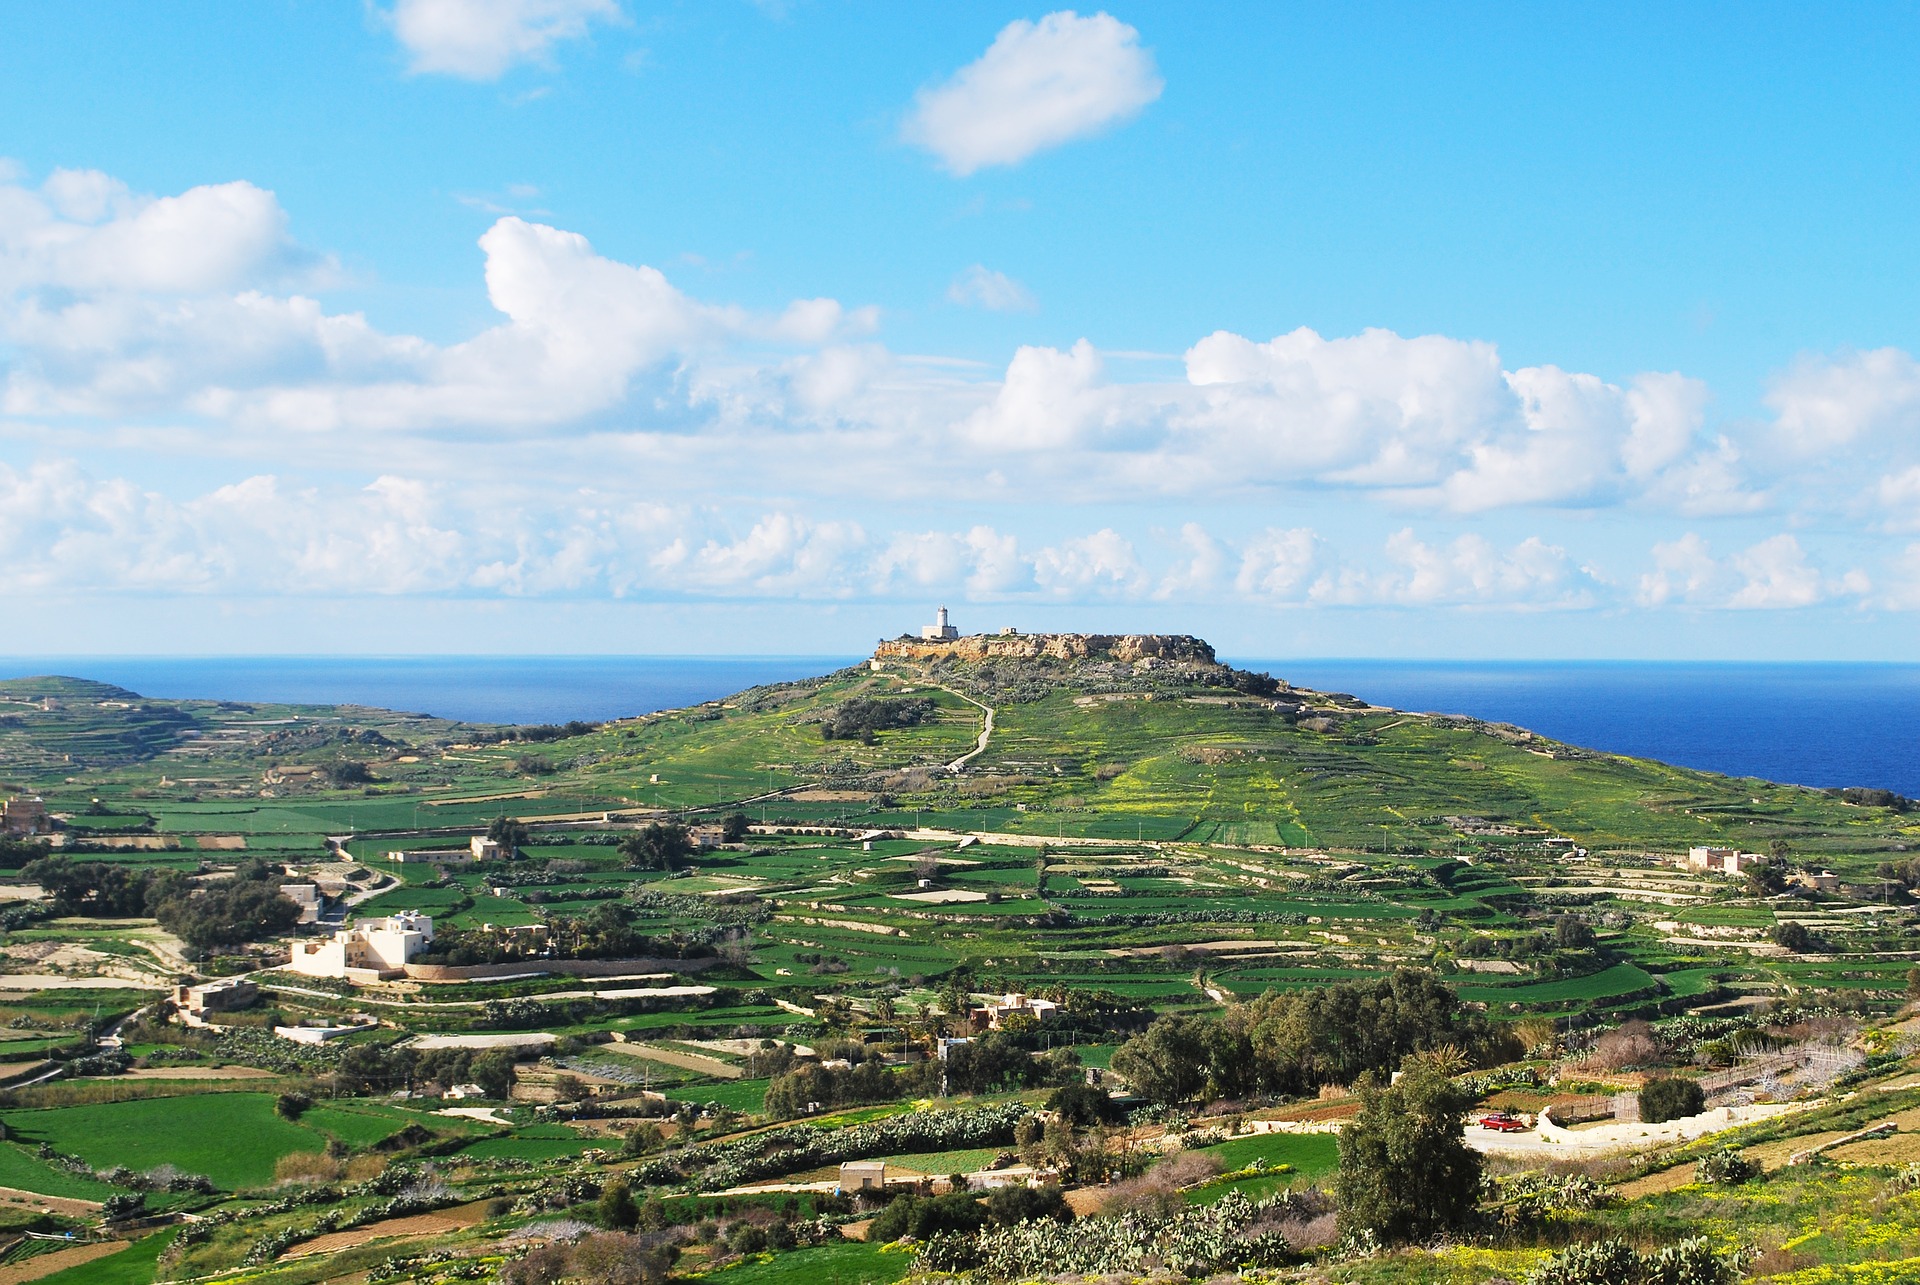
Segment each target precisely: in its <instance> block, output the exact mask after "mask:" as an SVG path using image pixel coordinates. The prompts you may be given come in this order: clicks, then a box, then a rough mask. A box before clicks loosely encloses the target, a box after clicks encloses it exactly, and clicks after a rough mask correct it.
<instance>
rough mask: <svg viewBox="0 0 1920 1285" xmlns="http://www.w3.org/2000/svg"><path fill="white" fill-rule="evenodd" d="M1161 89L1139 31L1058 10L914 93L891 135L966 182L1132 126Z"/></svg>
mask: <svg viewBox="0 0 1920 1285" xmlns="http://www.w3.org/2000/svg"><path fill="white" fill-rule="evenodd" d="M1164 87H1165V82H1164V81H1162V80H1161V79H1160V73H1159V71H1158V69H1157V68H1156V67H1155V66H1154V62H1153V55H1152V54H1151V53H1149V52H1148V51H1147V50H1145V49H1142V48H1141V47H1140V33H1139V32H1138V31H1136V30H1135V29H1134V28H1132V27H1130V26H1128V25H1127V24H1126V23H1124V22H1121V21H1119V20H1117V19H1115V18H1113V17H1110V16H1109V15H1107V14H1105V13H1096V14H1094V15H1092V16H1091V17H1086V18H1083V17H1081V16H1080V15H1079V14H1077V13H1074V12H1073V11H1072V10H1062V11H1061V12H1058V13H1050V14H1048V15H1047V16H1046V17H1044V18H1042V19H1040V20H1039V21H1038V22H1030V21H1028V20H1026V19H1024V18H1022V19H1018V20H1016V21H1014V22H1010V23H1008V24H1007V25H1006V26H1005V27H1003V28H1002V29H1001V31H1000V34H999V35H998V36H996V37H995V38H994V42H993V44H992V45H991V46H989V47H988V49H987V51H986V53H984V54H982V55H981V56H980V57H979V58H978V59H977V60H975V61H974V62H971V63H969V64H967V65H966V66H965V67H962V68H961V69H960V70H959V71H957V72H955V73H954V74H953V75H952V76H951V77H950V78H949V79H948V80H946V81H945V82H944V83H942V84H940V85H936V86H933V87H931V88H928V89H923V90H921V91H920V93H919V95H918V96H917V97H916V98H915V100H914V108H913V112H912V114H911V115H910V116H908V118H907V119H906V121H905V123H904V124H903V125H902V127H901V131H900V132H901V136H902V137H903V138H904V139H905V140H906V141H907V142H909V143H913V144H916V145H918V146H920V147H924V148H926V149H927V150H928V151H930V152H932V153H933V154H934V155H935V156H937V157H939V158H940V161H941V163H942V164H943V165H945V166H946V168H947V169H949V170H951V171H952V172H953V173H955V174H959V175H967V174H971V173H973V172H974V171H975V170H979V169H983V168H985V167H987V166H990V165H1014V164H1018V163H1019V162H1020V161H1023V160H1025V159H1026V158H1027V157H1029V156H1032V155H1033V154H1034V153H1035V152H1040V151H1044V150H1046V149H1047V148H1050V147H1058V146H1060V145H1061V144H1063V143H1067V142H1071V141H1072V140H1074V139H1077V138H1085V137H1087V136H1088V135H1091V134H1096V133H1099V132H1100V131H1102V130H1104V129H1107V128H1109V127H1111V126H1113V125H1115V124H1117V123H1119V122H1121V121H1125V120H1128V119H1131V118H1132V117H1133V116H1136V115H1138V114H1139V113H1140V111H1141V110H1142V109H1143V108H1145V107H1146V106H1147V104H1149V103H1151V102H1153V101H1154V100H1155V99H1157V98H1159V97H1160V91H1161V90H1162V89H1163V88H1164Z"/></svg>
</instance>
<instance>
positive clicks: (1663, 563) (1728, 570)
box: [1639, 531, 1873, 610]
mask: <svg viewBox="0 0 1920 1285" xmlns="http://www.w3.org/2000/svg"><path fill="white" fill-rule="evenodd" d="M1872 587H1873V585H1872V581H1871V580H1870V579H1869V577H1868V576H1867V574H1866V573H1865V572H1864V571H1861V570H1858V569H1853V570H1849V571H1846V572H1843V573H1841V574H1840V575H1837V576H1829V575H1827V574H1825V573H1824V572H1822V571H1821V570H1820V569H1819V568H1818V567H1817V566H1815V565H1814V563H1813V561H1812V560H1811V559H1810V558H1809V557H1808V555H1807V551H1806V550H1805V549H1804V548H1803V547H1801V544H1800V541H1799V539H1798V538H1797V537H1795V536H1792V535H1787V534H1782V535H1776V536H1770V537H1768V538H1767V539H1764V540H1761V541H1759V542H1758V543H1756V544H1753V545H1750V546H1749V547H1747V548H1745V549H1743V550H1741V551H1740V552H1738V553H1735V554H1733V555H1731V556H1729V557H1726V558H1719V557H1716V556H1715V555H1714V553H1713V550H1712V549H1711V547H1710V546H1709V545H1708V542H1707V541H1706V540H1704V539H1702V538H1701V537H1700V536H1699V535H1698V534H1696V533H1694V532H1691V531H1690V532H1688V533H1687V534H1685V535H1683V536H1681V537H1680V538H1679V539H1677V540H1670V541H1665V542H1663V543H1660V544H1656V545H1654V546H1653V569H1652V570H1650V571H1648V572H1647V573H1646V574H1645V575H1643V576H1642V577H1641V578H1640V592H1639V600H1640V602H1641V604H1642V605H1643V606H1662V605H1666V604H1669V603H1673V604H1687V605H1692V606H1702V607H1724V608H1731V609H1735V610H1741V609H1745V610H1756V609H1758V610H1773V609H1783V608H1796V607H1811V606H1814V605H1816V604H1818V603H1822V602H1826V601H1829V600H1832V599H1835V598H1845V597H1851V598H1858V597H1861V596H1863V595H1865V594H1866V593H1868V592H1869V591H1870V590H1871V589H1872Z"/></svg>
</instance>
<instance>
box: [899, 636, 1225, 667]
mask: <svg viewBox="0 0 1920 1285" xmlns="http://www.w3.org/2000/svg"><path fill="white" fill-rule="evenodd" d="M873 657H874V659H875V660H945V659H953V660H975V661H978V660H989V659H993V658H1006V659H1009V660H1040V659H1053V660H1113V661H1120V662H1122V663H1126V664H1132V663H1135V662H1138V661H1142V660H1164V661H1173V662H1180V663H1185V664H1199V665H1211V664H1214V663H1216V662H1215V660H1214V658H1213V647H1212V645H1211V644H1210V643H1208V642H1207V641H1206V640H1205V639H1201V638H1195V637H1192V636H1191V635H1189V634H969V635H968V636H967V637H965V638H953V639H948V640H946V641H939V640H933V639H925V638H905V637H903V638H891V639H888V640H887V641H885V642H883V643H881V644H880V646H879V647H877V648H875V650H874V653H873Z"/></svg>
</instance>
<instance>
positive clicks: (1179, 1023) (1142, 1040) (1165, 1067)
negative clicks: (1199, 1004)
mask: <svg viewBox="0 0 1920 1285" xmlns="http://www.w3.org/2000/svg"><path fill="white" fill-rule="evenodd" d="M1208 1060H1209V1059H1208V1050H1207V1031H1206V1024H1205V1023H1203V1022H1201V1021H1200V1020H1199V1019H1197V1018H1192V1017H1176V1016H1173V1015H1168V1016H1165V1017H1158V1018H1155V1019H1154V1021H1153V1025H1151V1026H1149V1027H1148V1028H1147V1029H1146V1030H1144V1031H1142V1032H1140V1034H1138V1035H1136V1036H1134V1037H1133V1038H1132V1039H1130V1040H1128V1041H1127V1042H1126V1043H1125V1044H1122V1045H1121V1046H1120V1047H1119V1048H1117V1049H1115V1050H1114V1052H1113V1070H1114V1073H1115V1074H1117V1075H1119V1076H1120V1077H1121V1078H1122V1079H1124V1080H1126V1082H1127V1083H1128V1084H1129V1085H1131V1086H1132V1088H1133V1091H1134V1092H1135V1093H1137V1094H1139V1095H1140V1096H1141V1097H1143V1098H1146V1099H1147V1100H1148V1101H1150V1102H1157V1103H1160V1104H1162V1105H1166V1106H1171V1105H1176V1104H1178V1103H1182V1102H1191V1101H1192V1100H1193V1099H1194V1098H1196V1097H1198V1096H1199V1094H1200V1091H1201V1090H1202V1089H1204V1088H1205V1087H1206V1086H1207V1063H1208Z"/></svg>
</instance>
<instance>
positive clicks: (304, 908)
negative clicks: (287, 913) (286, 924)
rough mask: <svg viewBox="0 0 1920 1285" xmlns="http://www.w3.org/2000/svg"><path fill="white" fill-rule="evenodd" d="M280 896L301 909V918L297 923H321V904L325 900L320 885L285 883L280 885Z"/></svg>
mask: <svg viewBox="0 0 1920 1285" xmlns="http://www.w3.org/2000/svg"><path fill="white" fill-rule="evenodd" d="M280 895H281V896H282V897H285V898H286V899H287V900H288V901H291V902H292V903H293V904H294V905H296V906H298V907H300V918H299V919H297V920H295V921H294V922H295V923H302V924H317V923H319V922H320V903H321V902H322V901H323V900H324V898H322V897H321V895H320V885H319V884H317V883H283V884H281V885H280Z"/></svg>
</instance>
